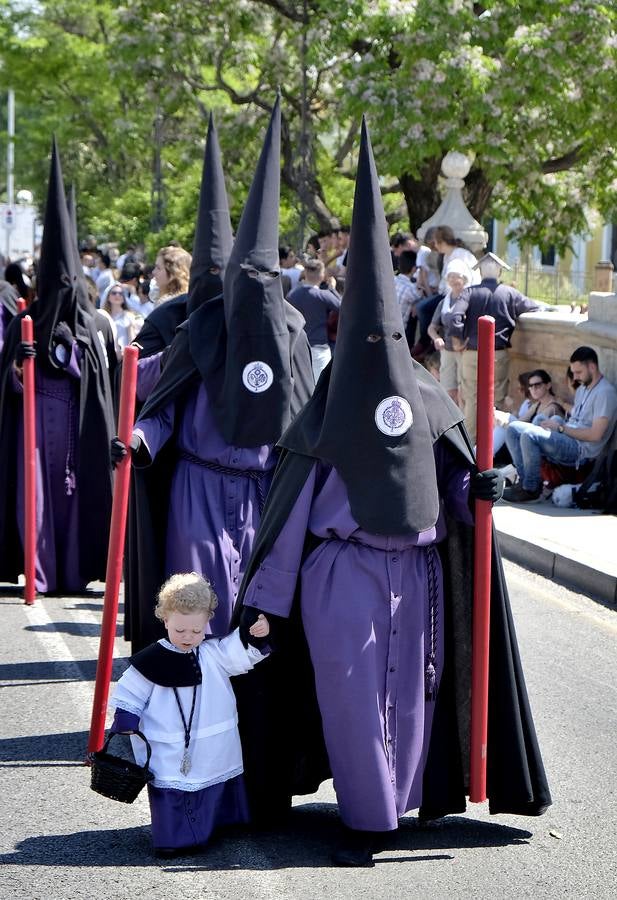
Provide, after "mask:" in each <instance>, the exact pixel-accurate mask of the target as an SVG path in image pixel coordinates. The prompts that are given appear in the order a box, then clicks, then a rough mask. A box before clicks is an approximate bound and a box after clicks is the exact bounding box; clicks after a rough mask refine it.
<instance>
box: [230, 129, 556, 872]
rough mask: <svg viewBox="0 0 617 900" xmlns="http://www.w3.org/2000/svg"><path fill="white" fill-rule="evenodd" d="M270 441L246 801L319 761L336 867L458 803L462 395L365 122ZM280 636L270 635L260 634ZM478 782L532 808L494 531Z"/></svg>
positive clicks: (528, 736) (467, 667)
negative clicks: (412, 287) (340, 257)
mask: <svg viewBox="0 0 617 900" xmlns="http://www.w3.org/2000/svg"><path fill="white" fill-rule="evenodd" d="M280 445H281V446H282V447H283V448H284V449H283V452H282V455H281V459H280V462H279V466H278V469H277V472H276V475H275V478H274V480H273V484H272V487H271V490H270V494H269V496H268V502H267V505H266V508H265V511H264V515H263V518H262V521H261V524H260V528H259V531H258V534H257V536H256V539H255V544H254V550H253V555H252V557H251V560H250V563H249V567H248V569H247V572H246V575H245V578H244V581H243V583H242V587H241V592H240V596H239V600H238V605H237V607H236V611H235V614H234V619H233V622H232V624H236V623H237V622H238V621H240V622H241V624H242V626H243V627H244V628H246V627H247V626H248V625H249V624H250V623H251V622H252V621H254V620H255V619H256V617H257V615H258V614H259V613H260V612H263V613H264V614H265V615H266V616H267V617H268V619H269V620H270V621H271V624H272V625H273V626H274V637H273V640H274V641H276V643H277V646H278V652H277V653H274V654H273V655H272V656H271V657H270V658H269V659H268V660H267V661H266V662H265V663H264V664H263V666H261V667H260V668H261V672H260V673H257V672H256V673H255V675H253V674H251V675H249V676H246V677H243V678H242V679H238V680H237V681H236V685H235V689H236V694H237V698H238V711H239V716H240V730H241V735H242V739H243V747H244V763H245V774H246V778H247V785H248V788H249V796H250V799H251V802H252V813H253V815H255V816H256V817H260V818H263V817H266V818H267V817H268V816H271V815H272V814H273V813H276V812H280V811H281V810H282V809H284V808H285V805H286V804H288V803H289V800H290V797H291V795H292V794H296V793H312V792H314V791H315V790H317V788H318V786H319V784H320V782H321V781H323V780H324V779H326V778H328V777H329V776H330V773H331V774H332V775H333V777H334V787H335V790H336V793H337V798H338V802H339V808H340V811H341V816H342V818H343V821H344V823H345V825H346V826H347V831H346V833H345V836H344V843H343V846H342V847H341V848H340V849H339V850H338V851H337V852H336V853H335V855H334V860H335V862H336V863H337V864H339V865H362V866H370V865H373V859H372V855H373V852H374V851H375V850H376V849H377V847H378V846H379V844H377V843H376V834H375V833H376V832H387V831H391V830H393V829H396V827H397V822H398V818H399V817H400V816H402V815H403V814H404V813H405V812H407V811H408V810H410V809H414V808H418V807H419V808H420V813H421V815H423V816H425V817H430V818H433V817H437V816H442V815H445V814H447V813H454V812H462V811H463V810H464V809H465V794H466V793H467V791H468V782H469V779H468V760H469V728H470V683H471V607H472V592H473V585H472V572H473V563H472V554H473V527H472V516H471V512H470V508H469V506H468V499H469V495H470V490H469V489H470V485H471V486H472V491H471V495H472V496H478V497H481V498H482V499H493V498H494V496H495V494H494V493H493V491H497V493H498V491H499V488H498V487H497V486H496V484H495V481H496V475H495V472H494V470H489V472H487V473H476V470H475V464H474V459H473V452H472V450H471V447H470V445H469V441H468V439H467V435H466V433H465V429H464V426H463V424H462V415H461V412H460V410H459V409H458V408H457V407H456V406H455V405H454V404H453V403H452V401H451V400H450V398H449V397H448V395H447V394H446V393H445V391H443V390H442V388H441V387H440V385H439V383H438V382H437V381H435V380H434V379H433V378H432V376H430V375H429V374H428V373H427V372H426V371H425V370H424V369H422V368H421V367H420V366H419V365H418V364H417V363H416V362H415V361H413V360H412V359H411V357H410V355H409V350H408V347H407V344H406V341H405V338H404V329H403V325H402V320H401V316H400V310H399V308H398V305H397V303H396V298H395V293H394V287H393V283H392V272H391V264H390V257H389V250H388V238H387V231H386V225H385V216H384V212H383V206H382V202H381V195H380V189H379V181H378V178H377V173H376V170H375V164H374V160H373V156H372V150H371V147H370V141H369V139H368V134H367V131H366V126H365V125H364V123H363V128H362V142H361V147H360V153H359V160H358V174H357V182H356V194H355V200H354V213H353V222H352V228H351V240H350V249H349V259H348V267H347V277H346V289H345V295H344V297H343V302H342V306H341V314H340V320H339V330H338V337H337V348H336V353H335V355H334V358H333V361H332V363H331V364H329V366H328V367H327V368H326V369H325V370H324V372H323V373H322V375H321V377H320V379H319V382H318V384H317V387H316V389H315V393H314V395H313V397H312V399H311V400H310V401H309V403H308V404H307V405H306V407H305V408H304V410H303V411H302V413H301V414H300V415H299V416H298V417H297V418H296V420H295V421H294V422H293V424H292V425H291V426H290V428H289V429H288V431H287V432H286V433H285V434H284V436H283V437H282V438H281V441H280ZM277 632H278V638H277V634H276V633H277ZM490 660H491V671H490V701H489V702H490V710H489V728H488V733H489V738H488V797H489V802H490V811H491V812H492V813H498V812H510V813H514V814H519V815H538V814H540V813H541V812H543V811H544V810H545V809H546V807H547V806H548V805H549V804H550V802H551V801H550V794H549V790H548V786H547V783H546V779H545V775H544V770H543V766H542V760H541V757H540V753H539V749H538V745H537V741H536V737H535V729H534V725H533V721H532V717H531V713H530V709H529V705H528V701H527V695H526V690H525V683H524V679H523V675H522V671H521V665H520V660H519V656H518V649H517V645H516V636H515V632H514V626H513V622H512V616H511V611H510V605H509V601H508V596H507V591H506V587H505V582H504V580H503V571H502V567H501V562H500V558H499V552H498V549H497V547H496V546H495V549H494V557H493V583H492V596H491V650H490Z"/></svg>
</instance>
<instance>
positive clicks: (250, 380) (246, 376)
mask: <svg viewBox="0 0 617 900" xmlns="http://www.w3.org/2000/svg"><path fill="white" fill-rule="evenodd" d="M273 381H274V375H273V373H272V369H271V368H270V366H269V365H268V363H265V362H259V360H255V362H251V363H248V365H246V366H245V367H244V369H243V371H242V383H243V384H244V387H245V388H246V389H247V391H251V392H252V393H253V394H261V393H263V391H267V390H268V388H269V387H271V385H272V382H273Z"/></svg>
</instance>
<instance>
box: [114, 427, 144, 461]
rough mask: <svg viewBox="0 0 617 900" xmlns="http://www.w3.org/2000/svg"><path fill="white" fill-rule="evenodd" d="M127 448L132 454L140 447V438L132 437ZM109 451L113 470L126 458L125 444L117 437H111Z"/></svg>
mask: <svg viewBox="0 0 617 900" xmlns="http://www.w3.org/2000/svg"><path fill="white" fill-rule="evenodd" d="M129 447H130V448H131V450H132V451H133V452H134V453H136V452H137V451H138V450H139V448H140V447H141V438H140V437H139V435H137V434H134V435H133V437H132V438H131V440H130V443H129ZM109 450H110V454H111V464H112V466H113V467H114V469H115V468H116V466H117V465H118V463H121V462H122V460H123V459H124V457H125V456H126V444H125V443H124V442H123V441H121V440H120V438H119V437H113V438H112V439H111V442H110V445H109Z"/></svg>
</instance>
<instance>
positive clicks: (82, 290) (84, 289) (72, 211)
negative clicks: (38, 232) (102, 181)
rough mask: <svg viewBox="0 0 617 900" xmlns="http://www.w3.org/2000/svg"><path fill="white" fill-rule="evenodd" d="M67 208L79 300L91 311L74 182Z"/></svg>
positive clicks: (68, 197)
mask: <svg viewBox="0 0 617 900" xmlns="http://www.w3.org/2000/svg"><path fill="white" fill-rule="evenodd" d="M66 208H67V210H68V214H69V220H70V222H71V229H72V232H73V250H74V251H75V272H76V273H77V302H78V304H79V305H80V306H81V307H83V308H84V309H86V310H87V311H90V307H91V303H90V297H89V294H88V285H87V284H86V276H85V274H84V270H83V266H82V264H81V257H80V255H79V241H78V238H77V200H76V197H75V185H74V184H71V187H70V188H69V192H68V194H67V197H66Z"/></svg>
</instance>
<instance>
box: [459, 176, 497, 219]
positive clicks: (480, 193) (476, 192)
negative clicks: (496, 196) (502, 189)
mask: <svg viewBox="0 0 617 900" xmlns="http://www.w3.org/2000/svg"><path fill="white" fill-rule="evenodd" d="M492 193H493V185H492V184H489V182H488V180H487V178H486V176H485V174H484V172H483V171H482V169H472V170H471V172H470V173H469V175H468V176H467V178H466V179H465V202H466V204H467V208H468V209H469V212H470V213H471V215H472V216H473V217H474V219H477V221H478V222H481V221H482V219H483V217H484V213H485V210H486V207H487V206H488V203H489V200H490V199H491V195H492Z"/></svg>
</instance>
